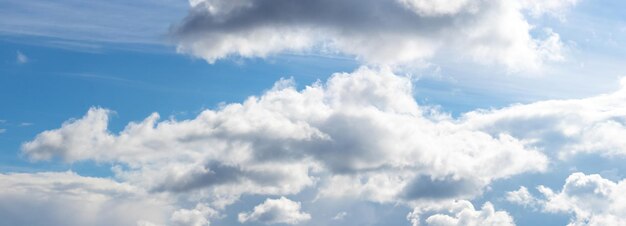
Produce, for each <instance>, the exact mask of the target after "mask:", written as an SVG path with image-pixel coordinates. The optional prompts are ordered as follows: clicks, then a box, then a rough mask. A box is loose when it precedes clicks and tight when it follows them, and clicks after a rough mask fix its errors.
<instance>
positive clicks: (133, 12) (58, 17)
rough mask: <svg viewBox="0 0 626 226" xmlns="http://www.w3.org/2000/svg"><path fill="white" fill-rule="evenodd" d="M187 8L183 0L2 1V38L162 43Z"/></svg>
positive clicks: (0, 16) (0, 20) (0, 18)
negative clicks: (170, 28) (34, 37)
mask: <svg viewBox="0 0 626 226" xmlns="http://www.w3.org/2000/svg"><path fill="white" fill-rule="evenodd" d="M187 7H188V5H187V3H186V2H185V1H180V0H157V1H149V0H138V1H133V2H132V3H129V2H128V1H122V0H112V1H96V2H85V1H80V0H59V1H46V0H29V1H21V0H6V1H2V2H0V35H12V36H15V35H18V36H20V35H28V36H43V37H52V38H58V39H64V40H80V41H96V42H106V43H144V44H161V43H165V42H163V40H164V37H165V35H164V34H166V33H167V30H168V27H169V26H170V24H171V23H172V21H176V19H177V18H179V17H181V16H182V14H184V13H185V12H186V9H187Z"/></svg>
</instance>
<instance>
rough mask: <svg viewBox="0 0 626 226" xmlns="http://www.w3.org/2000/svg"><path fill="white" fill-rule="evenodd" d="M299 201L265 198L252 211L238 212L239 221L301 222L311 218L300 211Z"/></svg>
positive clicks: (292, 223) (264, 222) (293, 223)
mask: <svg viewBox="0 0 626 226" xmlns="http://www.w3.org/2000/svg"><path fill="white" fill-rule="evenodd" d="M300 208H301V207H300V203H299V202H294V201H291V200H289V199H287V198H285V197H280V198H279V199H267V200H265V202H263V203H261V204H259V205H258V206H255V207H254V210H253V211H252V212H247V213H240V214H239V215H238V219H239V222H241V223H247V222H260V223H263V224H291V225H297V224H302V223H304V222H306V221H309V220H310V219H311V215H310V214H308V213H304V212H301V210H300Z"/></svg>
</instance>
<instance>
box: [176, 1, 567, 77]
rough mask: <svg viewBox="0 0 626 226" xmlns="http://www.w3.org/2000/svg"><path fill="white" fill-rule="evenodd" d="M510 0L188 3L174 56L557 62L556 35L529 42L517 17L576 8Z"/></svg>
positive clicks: (515, 64) (515, 66) (521, 64)
mask: <svg viewBox="0 0 626 226" xmlns="http://www.w3.org/2000/svg"><path fill="white" fill-rule="evenodd" d="M551 2H553V3H550V4H548V3H544V2H543V1H530V0H515V1H497V0H480V1H467V0H454V1H436V0H384V1H378V0H365V1H363V0H358V1H357V0H348V1H332V0H315V1H290V0H279V1H269V0H260V1H258V0H257V1H251V0H237V1H226V0H191V1H190V5H191V11H190V13H189V14H188V15H187V17H186V18H185V19H184V20H183V21H182V22H181V23H180V24H178V25H177V26H175V27H174V28H173V31H172V32H173V35H174V37H175V39H176V40H177V43H178V51H179V52H183V53H189V54H191V55H194V56H197V57H201V58H204V59H205V60H206V61H208V62H209V63H213V62H215V61H216V60H219V59H223V58H226V57H230V56H242V57H265V56H268V55H271V54H276V53H280V52H286V51H313V52H323V53H334V52H339V53H342V54H347V55H352V56H355V57H356V58H358V59H359V60H362V61H364V62H366V63H370V64H385V65H397V64H406V63H415V62H420V61H424V60H428V59H430V58H432V57H435V56H438V55H440V56H445V57H456V58H457V59H470V60H471V61H474V62H479V63H483V64H499V65H504V66H505V67H507V68H509V69H512V70H521V69H527V68H536V67H538V66H539V65H540V64H542V62H544V61H549V60H555V59H560V58H561V57H562V56H561V53H560V49H561V48H562V44H561V42H560V38H559V36H558V34H556V33H554V32H548V33H547V36H548V37H547V38H546V39H544V40H542V39H538V38H536V37H533V36H532V35H531V34H530V31H531V30H532V29H533V25H531V24H529V23H528V21H527V20H526V18H525V16H524V15H525V12H527V11H529V10H530V11H532V12H533V13H534V14H536V15H541V14H546V13H549V12H557V11H558V12H562V11H564V10H565V9H567V8H569V7H571V6H573V5H574V4H575V3H576V1H571V0H556V1H551Z"/></svg>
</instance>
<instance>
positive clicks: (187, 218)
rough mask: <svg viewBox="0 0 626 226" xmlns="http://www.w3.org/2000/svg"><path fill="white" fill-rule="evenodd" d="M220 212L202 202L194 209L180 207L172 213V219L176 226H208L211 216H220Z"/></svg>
mask: <svg viewBox="0 0 626 226" xmlns="http://www.w3.org/2000/svg"><path fill="white" fill-rule="evenodd" d="M218 216H219V213H218V212H217V211H216V210H214V209H212V208H211V207H208V206H206V205H204V204H202V203H199V204H198V205H196V207H195V208H194V209H180V210H177V211H176V212H174V213H173V214H172V217H171V218H170V220H171V221H172V223H173V225H175V226H208V225H210V221H209V218H214V217H218Z"/></svg>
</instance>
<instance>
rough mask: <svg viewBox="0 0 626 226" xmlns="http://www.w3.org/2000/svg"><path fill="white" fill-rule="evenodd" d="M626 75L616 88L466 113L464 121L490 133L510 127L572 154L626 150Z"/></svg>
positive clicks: (558, 151) (514, 132)
mask: <svg viewBox="0 0 626 226" xmlns="http://www.w3.org/2000/svg"><path fill="white" fill-rule="evenodd" d="M625 84H626V79H622V86H621V88H620V89H619V90H618V91H616V92H613V93H609V94H604V95H598V96H595V97H590V98H583V99H571V100H549V101H541V102H536V103H531V104H525V105H514V106H511V107H507V108H503V109H495V110H488V111H473V112H469V113H466V114H465V115H464V116H463V119H462V121H464V124H465V125H466V126H467V127H469V128H471V129H476V130H481V131H485V132H487V133H490V134H494V135H495V134H501V133H506V134H510V135H511V136H513V137H515V138H517V139H520V140H524V141H527V142H529V144H531V145H532V146H535V147H537V148H539V149H540V150H543V151H544V152H546V153H550V154H553V155H555V156H558V157H559V158H561V159H567V158H568V157H570V156H573V155H576V154H578V153H597V154H600V155H603V156H607V157H611V156H626V143H625V142H626V141H625V140H624V139H622V137H624V136H626V109H625V108H624V107H623V106H624V104H625V103H626V85H625Z"/></svg>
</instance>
